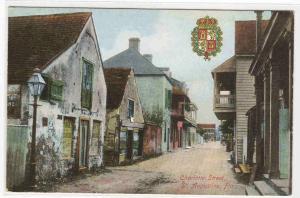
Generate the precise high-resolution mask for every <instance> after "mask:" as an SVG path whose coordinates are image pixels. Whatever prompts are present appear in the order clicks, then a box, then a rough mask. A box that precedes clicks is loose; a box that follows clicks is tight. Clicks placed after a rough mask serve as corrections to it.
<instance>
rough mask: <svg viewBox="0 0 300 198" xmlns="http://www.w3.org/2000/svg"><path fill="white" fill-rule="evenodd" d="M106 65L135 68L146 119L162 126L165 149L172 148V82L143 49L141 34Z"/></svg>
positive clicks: (163, 150) (108, 60)
mask: <svg viewBox="0 0 300 198" xmlns="http://www.w3.org/2000/svg"><path fill="white" fill-rule="evenodd" d="M103 65H104V67H105V68H132V69H133V71H134V74H135V79H136V84H137V87H138V93H139V97H140V100H141V104H142V109H143V115H144V119H145V121H146V122H148V121H151V122H154V123H156V124H157V125H158V126H160V127H161V128H162V137H161V138H162V141H161V150H162V152H166V151H168V150H169V149H170V148H171V146H170V135H171V130H170V128H171V115H170V109H171V102H172V85H171V83H170V82H169V80H168V77H167V75H166V74H165V73H164V72H163V71H161V70H160V69H159V68H158V67H156V66H154V65H153V64H152V55H149V54H147V55H144V56H143V55H142V54H141V53H140V40H139V38H131V39H129V47H128V49H126V50H124V51H122V52H121V53H119V54H117V55H115V56H113V57H111V58H109V59H107V60H106V61H104V63H103Z"/></svg>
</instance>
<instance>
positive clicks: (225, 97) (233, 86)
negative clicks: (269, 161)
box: [212, 21, 267, 164]
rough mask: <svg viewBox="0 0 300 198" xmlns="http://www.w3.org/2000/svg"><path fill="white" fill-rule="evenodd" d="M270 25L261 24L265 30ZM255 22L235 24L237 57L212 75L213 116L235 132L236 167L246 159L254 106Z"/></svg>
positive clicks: (217, 68)
mask: <svg viewBox="0 0 300 198" xmlns="http://www.w3.org/2000/svg"><path fill="white" fill-rule="evenodd" d="M266 25H267V21H263V22H262V29H263V30H264V29H265V27H266ZM255 32H256V22H255V21H236V22H235V55H234V56H232V57H231V58H229V59H228V60H226V61H225V62H224V63H222V64H221V65H219V66H218V67H216V68H215V69H214V70H213V71H212V77H213V79H214V112H215V114H216V116H217V118H218V119H219V120H227V121H229V123H230V124H231V127H232V128H233V129H234V130H233V131H234V134H233V136H234V137H233V139H234V149H233V158H234V161H235V163H236V164H239V163H245V162H246V159H247V130H248V129H247V121H248V118H247V116H246V113H247V111H248V110H249V108H251V107H253V106H254V105H255V95H254V94H255V93H254V77H253V76H251V75H250V74H249V73H248V70H249V67H250V65H251V62H252V61H253V57H254V54H255V52H256V34H255Z"/></svg>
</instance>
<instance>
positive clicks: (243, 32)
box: [235, 20, 269, 55]
mask: <svg viewBox="0 0 300 198" xmlns="http://www.w3.org/2000/svg"><path fill="white" fill-rule="evenodd" d="M268 23H269V21H268V20H263V21H262V22H261V30H262V34H263V33H264V31H265V30H266V27H267V25H268ZM255 52H256V21H255V20H251V21H236V22H235V54H236V55H254V54H255Z"/></svg>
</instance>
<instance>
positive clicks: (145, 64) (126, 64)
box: [103, 48, 165, 75]
mask: <svg viewBox="0 0 300 198" xmlns="http://www.w3.org/2000/svg"><path fill="white" fill-rule="evenodd" d="M103 66H104V68H119V67H122V68H133V70H134V74H135V75H165V74H164V73H163V72H162V71H160V69H159V68H157V67H155V66H154V65H153V64H152V63H151V62H150V61H148V60H147V59H146V58H145V57H143V55H141V54H140V53H139V52H138V51H136V50H135V49H132V48H128V49H127V50H125V51H123V52H121V53H119V54H117V55H115V56H113V57H111V58H109V59H107V60H106V61H104V62H103Z"/></svg>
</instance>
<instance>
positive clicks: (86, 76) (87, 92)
mask: <svg viewBox="0 0 300 198" xmlns="http://www.w3.org/2000/svg"><path fill="white" fill-rule="evenodd" d="M93 69H94V67H93V64H92V63H90V62H88V61H87V60H85V59H83V67H82V82H81V107H84V108H87V109H91V107H92V92H93Z"/></svg>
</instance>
